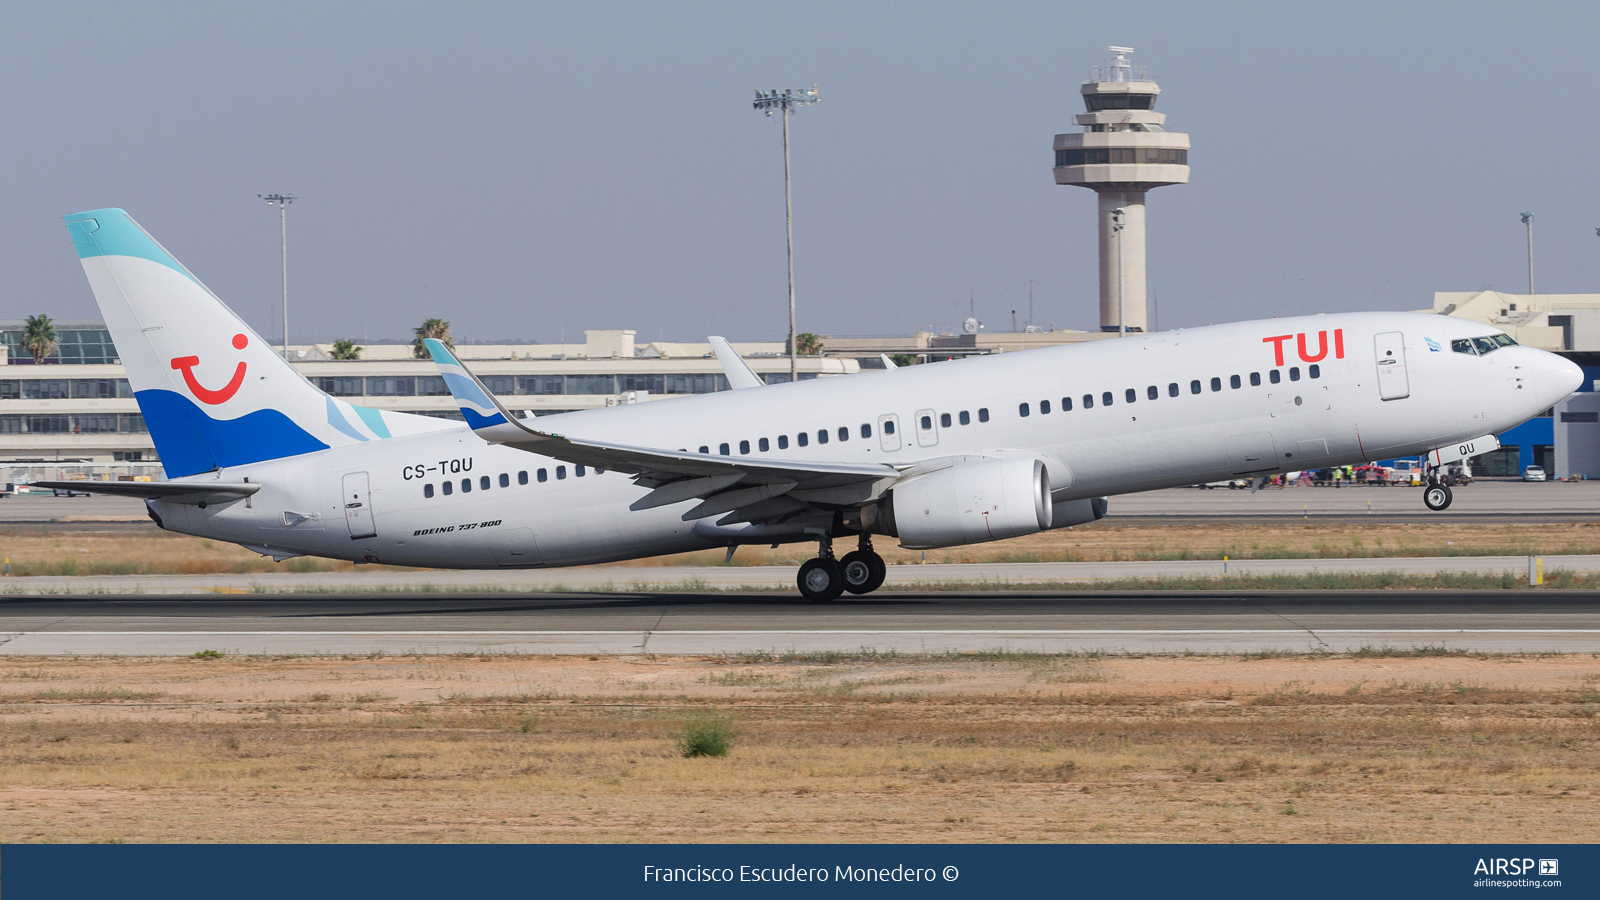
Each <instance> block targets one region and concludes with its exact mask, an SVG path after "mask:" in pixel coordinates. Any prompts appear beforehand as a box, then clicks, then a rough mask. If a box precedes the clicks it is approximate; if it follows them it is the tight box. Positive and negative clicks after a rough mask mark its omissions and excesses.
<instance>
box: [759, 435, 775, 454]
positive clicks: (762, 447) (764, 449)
mask: <svg viewBox="0 0 1600 900" xmlns="http://www.w3.org/2000/svg"><path fill="white" fill-rule="evenodd" d="M756 449H757V450H760V451H761V452H762V453H765V452H767V451H768V450H771V449H772V446H771V445H770V444H768V443H767V439H766V438H762V439H761V440H758V441H756Z"/></svg>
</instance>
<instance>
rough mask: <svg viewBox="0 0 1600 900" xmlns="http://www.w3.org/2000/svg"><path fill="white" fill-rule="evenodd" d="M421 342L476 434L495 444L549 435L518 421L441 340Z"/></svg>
mask: <svg viewBox="0 0 1600 900" xmlns="http://www.w3.org/2000/svg"><path fill="white" fill-rule="evenodd" d="M422 345H423V346H424V347H426V348H428V355H429V356H432V357H433V362H434V364H435V365H437V366H438V367H439V374H440V375H442V376H444V384H445V387H447V388H449V389H450V396H452V397H454V398H455V401H456V404H457V405H458V406H460V407H461V417H462V418H464V419H466V420H467V425H468V426H470V427H471V428H472V430H473V431H475V432H477V433H478V436H479V437H482V438H483V439H484V440H486V441H489V442H490V443H495V444H503V443H510V442H522V441H530V440H533V441H538V440H545V439H547V438H549V437H550V435H547V434H545V433H544V432H540V431H534V430H533V429H531V428H529V427H528V426H526V425H523V424H522V423H521V422H520V421H518V419H517V417H516V416H515V415H513V414H512V413H511V411H510V410H508V409H506V408H505V406H504V405H503V404H501V402H500V401H499V399H498V398H496V397H495V395H493V394H491V393H489V389H488V388H486V387H484V386H483V382H481V381H479V380H478V376H476V375H474V374H472V372H471V371H470V370H468V369H467V367H466V366H464V365H462V364H461V360H459V359H457V358H456V355H455V353H453V352H451V350H450V348H449V347H446V346H445V345H444V342H443V341H439V340H436V339H434V338H423V339H422Z"/></svg>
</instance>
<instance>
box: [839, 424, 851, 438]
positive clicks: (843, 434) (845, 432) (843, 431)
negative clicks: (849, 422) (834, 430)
mask: <svg viewBox="0 0 1600 900" xmlns="http://www.w3.org/2000/svg"><path fill="white" fill-rule="evenodd" d="M839 440H840V441H848V440H850V429H849V428H848V427H846V426H844V425H840V426H839Z"/></svg>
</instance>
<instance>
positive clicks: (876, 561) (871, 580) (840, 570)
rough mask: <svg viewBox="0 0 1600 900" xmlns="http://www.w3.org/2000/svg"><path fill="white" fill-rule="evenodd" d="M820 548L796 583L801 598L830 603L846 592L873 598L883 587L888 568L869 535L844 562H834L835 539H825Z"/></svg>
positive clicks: (862, 539) (863, 537)
mask: <svg viewBox="0 0 1600 900" xmlns="http://www.w3.org/2000/svg"><path fill="white" fill-rule="evenodd" d="M817 545H818V546H817V558H816V559H812V560H807V561H806V563H805V565H803V566H801V567H800V576H799V578H798V579H796V581H797V582H798V584H799V586H800V594H801V596H803V597H805V598H806V599H807V600H810V601H811V602H813V603H827V602H829V601H830V600H837V599H838V598H839V595H840V594H843V593H844V592H845V591H849V592H850V593H852V594H870V593H872V592H873V591H875V590H877V589H878V588H879V587H881V586H882V585H883V579H884V577H885V576H886V575H888V567H887V566H886V565H885V564H884V562H883V557H881V556H879V555H878V554H877V553H875V552H873V550H872V538H871V537H869V536H868V535H866V534H862V535H861V543H860V545H859V547H858V548H857V549H855V550H852V551H851V552H849V553H846V554H845V555H844V559H842V560H838V559H834V558H833V538H831V537H823V538H821V539H819V540H818V541H817Z"/></svg>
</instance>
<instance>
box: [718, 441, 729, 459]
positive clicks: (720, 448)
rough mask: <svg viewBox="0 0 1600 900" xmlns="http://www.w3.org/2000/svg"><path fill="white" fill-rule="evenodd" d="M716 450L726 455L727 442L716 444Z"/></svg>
mask: <svg viewBox="0 0 1600 900" xmlns="http://www.w3.org/2000/svg"><path fill="white" fill-rule="evenodd" d="M717 452H719V453H721V454H722V455H723V456H727V455H728V452H729V451H728V445H727V444H718V445H717Z"/></svg>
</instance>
